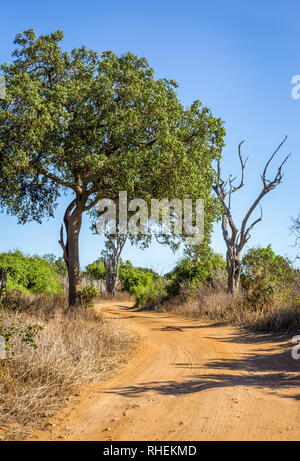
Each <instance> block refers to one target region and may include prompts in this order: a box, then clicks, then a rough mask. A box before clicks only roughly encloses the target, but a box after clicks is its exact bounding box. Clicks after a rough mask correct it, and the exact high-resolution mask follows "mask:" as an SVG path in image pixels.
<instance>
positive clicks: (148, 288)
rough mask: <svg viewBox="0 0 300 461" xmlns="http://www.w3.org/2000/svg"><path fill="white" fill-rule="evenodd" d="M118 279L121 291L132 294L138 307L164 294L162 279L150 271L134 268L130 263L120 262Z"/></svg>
mask: <svg viewBox="0 0 300 461" xmlns="http://www.w3.org/2000/svg"><path fill="white" fill-rule="evenodd" d="M119 279H120V281H121V284H122V290H124V291H127V292H128V293H130V294H132V295H133V296H134V297H135V299H136V305H138V306H140V305H143V304H145V303H147V302H149V301H150V300H154V299H155V298H156V297H157V296H160V295H162V294H165V291H164V284H163V282H162V280H163V279H162V277H160V276H159V275H158V274H156V273H155V272H154V271H153V270H152V269H148V268H143V267H134V266H133V264H132V263H131V262H130V261H126V262H122V261H121V264H120V270H119Z"/></svg>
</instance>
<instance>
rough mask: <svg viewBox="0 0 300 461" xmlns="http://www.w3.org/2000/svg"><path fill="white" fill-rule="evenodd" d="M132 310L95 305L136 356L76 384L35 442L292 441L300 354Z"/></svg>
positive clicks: (259, 339)
mask: <svg viewBox="0 0 300 461" xmlns="http://www.w3.org/2000/svg"><path fill="white" fill-rule="evenodd" d="M131 306H132V304H130V303H124V302H120V303H115V304H113V303H106V304H101V305H98V306H97V308H98V309H99V310H101V311H102V312H103V313H104V315H105V316H106V317H108V318H110V319H112V321H114V319H120V318H123V319H124V321H125V322H126V325H127V326H128V328H130V329H131V330H132V331H133V332H134V333H135V334H137V335H138V336H139V337H140V339H141V340H140V342H139V346H138V350H137V352H136V354H135V355H134V357H133V358H132V359H131V360H130V361H129V362H128V364H127V365H126V366H125V367H124V368H123V369H122V370H121V372H120V373H119V374H118V375H117V376H115V377H113V378H111V379H108V380H106V381H105V382H103V383H100V384H93V385H88V386H85V387H82V388H81V393H80V397H79V401H78V403H77V404H76V405H75V406H74V405H73V406H72V405H71V404H70V405H69V406H68V407H66V408H65V409H63V410H62V411H60V412H59V414H58V415H57V416H56V418H55V419H53V425H52V426H51V429H48V430H46V431H41V432H40V433H39V439H42V440H49V439H50V440H56V439H60V438H63V439H64V440H106V441H108V440H113V441H117V440H121V441H124V440H132V441H134V440H149V441H155V440H161V441H163V440H168V441H172V440H183V441H189V440H299V439H300V374H299V371H300V360H299V361H295V360H293V359H292V358H291V344H290V342H288V341H287V340H283V339H280V338H279V337H274V336H269V335H255V334H250V333H245V332H243V331H239V330H238V329H234V328H230V327H224V326H216V325H207V324H203V323H201V322H199V321H193V320H187V319H183V318H178V317H173V316H172V315H169V314H164V313H161V314H158V313H152V312H145V311H138V310H136V309H134V308H132V307H131Z"/></svg>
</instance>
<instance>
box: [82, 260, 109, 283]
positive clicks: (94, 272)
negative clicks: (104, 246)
mask: <svg viewBox="0 0 300 461" xmlns="http://www.w3.org/2000/svg"><path fill="white" fill-rule="evenodd" d="M85 273H86V274H87V275H88V276H89V277H90V278H92V279H94V280H102V279H105V267H104V263H103V261H102V260H101V259H97V260H96V261H94V262H93V263H91V264H89V265H88V266H86V268H85Z"/></svg>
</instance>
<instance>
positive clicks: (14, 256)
mask: <svg viewBox="0 0 300 461" xmlns="http://www.w3.org/2000/svg"><path fill="white" fill-rule="evenodd" d="M0 267H1V268H3V269H5V270H6V271H7V289H8V290H19V291H23V292H25V293H35V294H38V293H49V294H55V293H58V292H59V291H60V290H62V285H61V283H60V280H59V275H58V274H57V272H56V271H55V270H54V268H53V266H52V265H51V264H50V263H49V262H48V261H47V260H46V259H44V258H41V257H40V256H25V255H23V253H22V252H21V251H14V252H12V251H10V252H7V253H1V254H0Z"/></svg>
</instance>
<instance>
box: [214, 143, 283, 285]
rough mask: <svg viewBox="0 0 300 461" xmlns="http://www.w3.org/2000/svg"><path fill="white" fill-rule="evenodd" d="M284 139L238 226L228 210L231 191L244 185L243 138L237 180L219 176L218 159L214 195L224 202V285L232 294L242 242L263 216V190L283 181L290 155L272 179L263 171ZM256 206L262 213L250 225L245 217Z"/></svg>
mask: <svg viewBox="0 0 300 461" xmlns="http://www.w3.org/2000/svg"><path fill="white" fill-rule="evenodd" d="M286 139H287V136H286V137H285V138H284V140H283V141H282V142H281V143H280V144H279V146H278V147H277V149H276V150H275V151H274V152H273V154H272V155H271V157H270V158H269V160H268V161H267V163H266V165H265V168H264V170H263V173H262V175H261V179H262V185H263V187H262V189H261V191H260V192H259V194H258V195H257V197H256V199H255V200H254V202H253V203H252V205H251V206H250V208H249V209H248V211H247V213H246V214H245V217H244V218H243V220H242V223H241V227H240V230H239V229H238V228H237V227H236V225H235V222H234V220H233V216H232V212H231V199H232V194H233V193H234V192H237V191H238V190H239V189H241V188H242V187H243V186H244V177H245V167H246V162H247V160H243V157H242V154H241V146H242V144H243V142H244V141H242V142H241V143H240V144H239V146H238V155H239V159H240V163H241V179H240V182H239V184H237V185H234V181H235V179H236V178H233V177H232V176H231V175H230V176H229V179H228V181H224V180H223V179H222V178H221V165H220V160H219V161H218V164H217V171H216V179H215V183H214V185H213V189H214V191H215V193H216V195H217V196H218V197H219V199H220V200H221V203H222V205H223V214H222V232H223V238H224V241H225V243H226V247H227V252H226V268H227V274H228V279H227V289H228V292H230V293H233V294H234V293H236V292H237V291H238V289H239V283H240V276H241V269H242V263H241V254H242V251H243V248H244V246H245V245H246V243H247V242H248V240H249V238H250V232H251V230H252V229H253V228H254V226H255V225H256V224H257V223H259V222H260V221H261V220H262V217H263V214H262V208H261V206H260V201H261V200H262V198H263V197H264V196H265V195H266V194H268V193H269V192H270V191H271V190H273V189H275V187H277V186H278V185H279V184H280V183H281V181H282V178H283V173H282V167H283V165H284V164H285V162H286V161H287V159H288V157H289V156H287V157H286V158H285V159H284V161H283V162H282V163H281V165H280V166H279V167H278V169H277V173H276V174H275V176H274V178H273V179H272V180H269V179H267V178H266V174H267V169H268V166H269V165H270V163H271V161H272V160H273V158H274V157H275V155H276V153H277V152H278V150H279V149H280V147H281V146H282V145H283V144H284V142H285V141H286ZM257 206H260V210H261V215H260V217H259V218H257V219H255V220H254V221H253V222H252V223H251V224H250V225H249V224H248V221H249V219H250V217H251V216H252V214H253V212H254V210H255V209H256V208H257Z"/></svg>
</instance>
